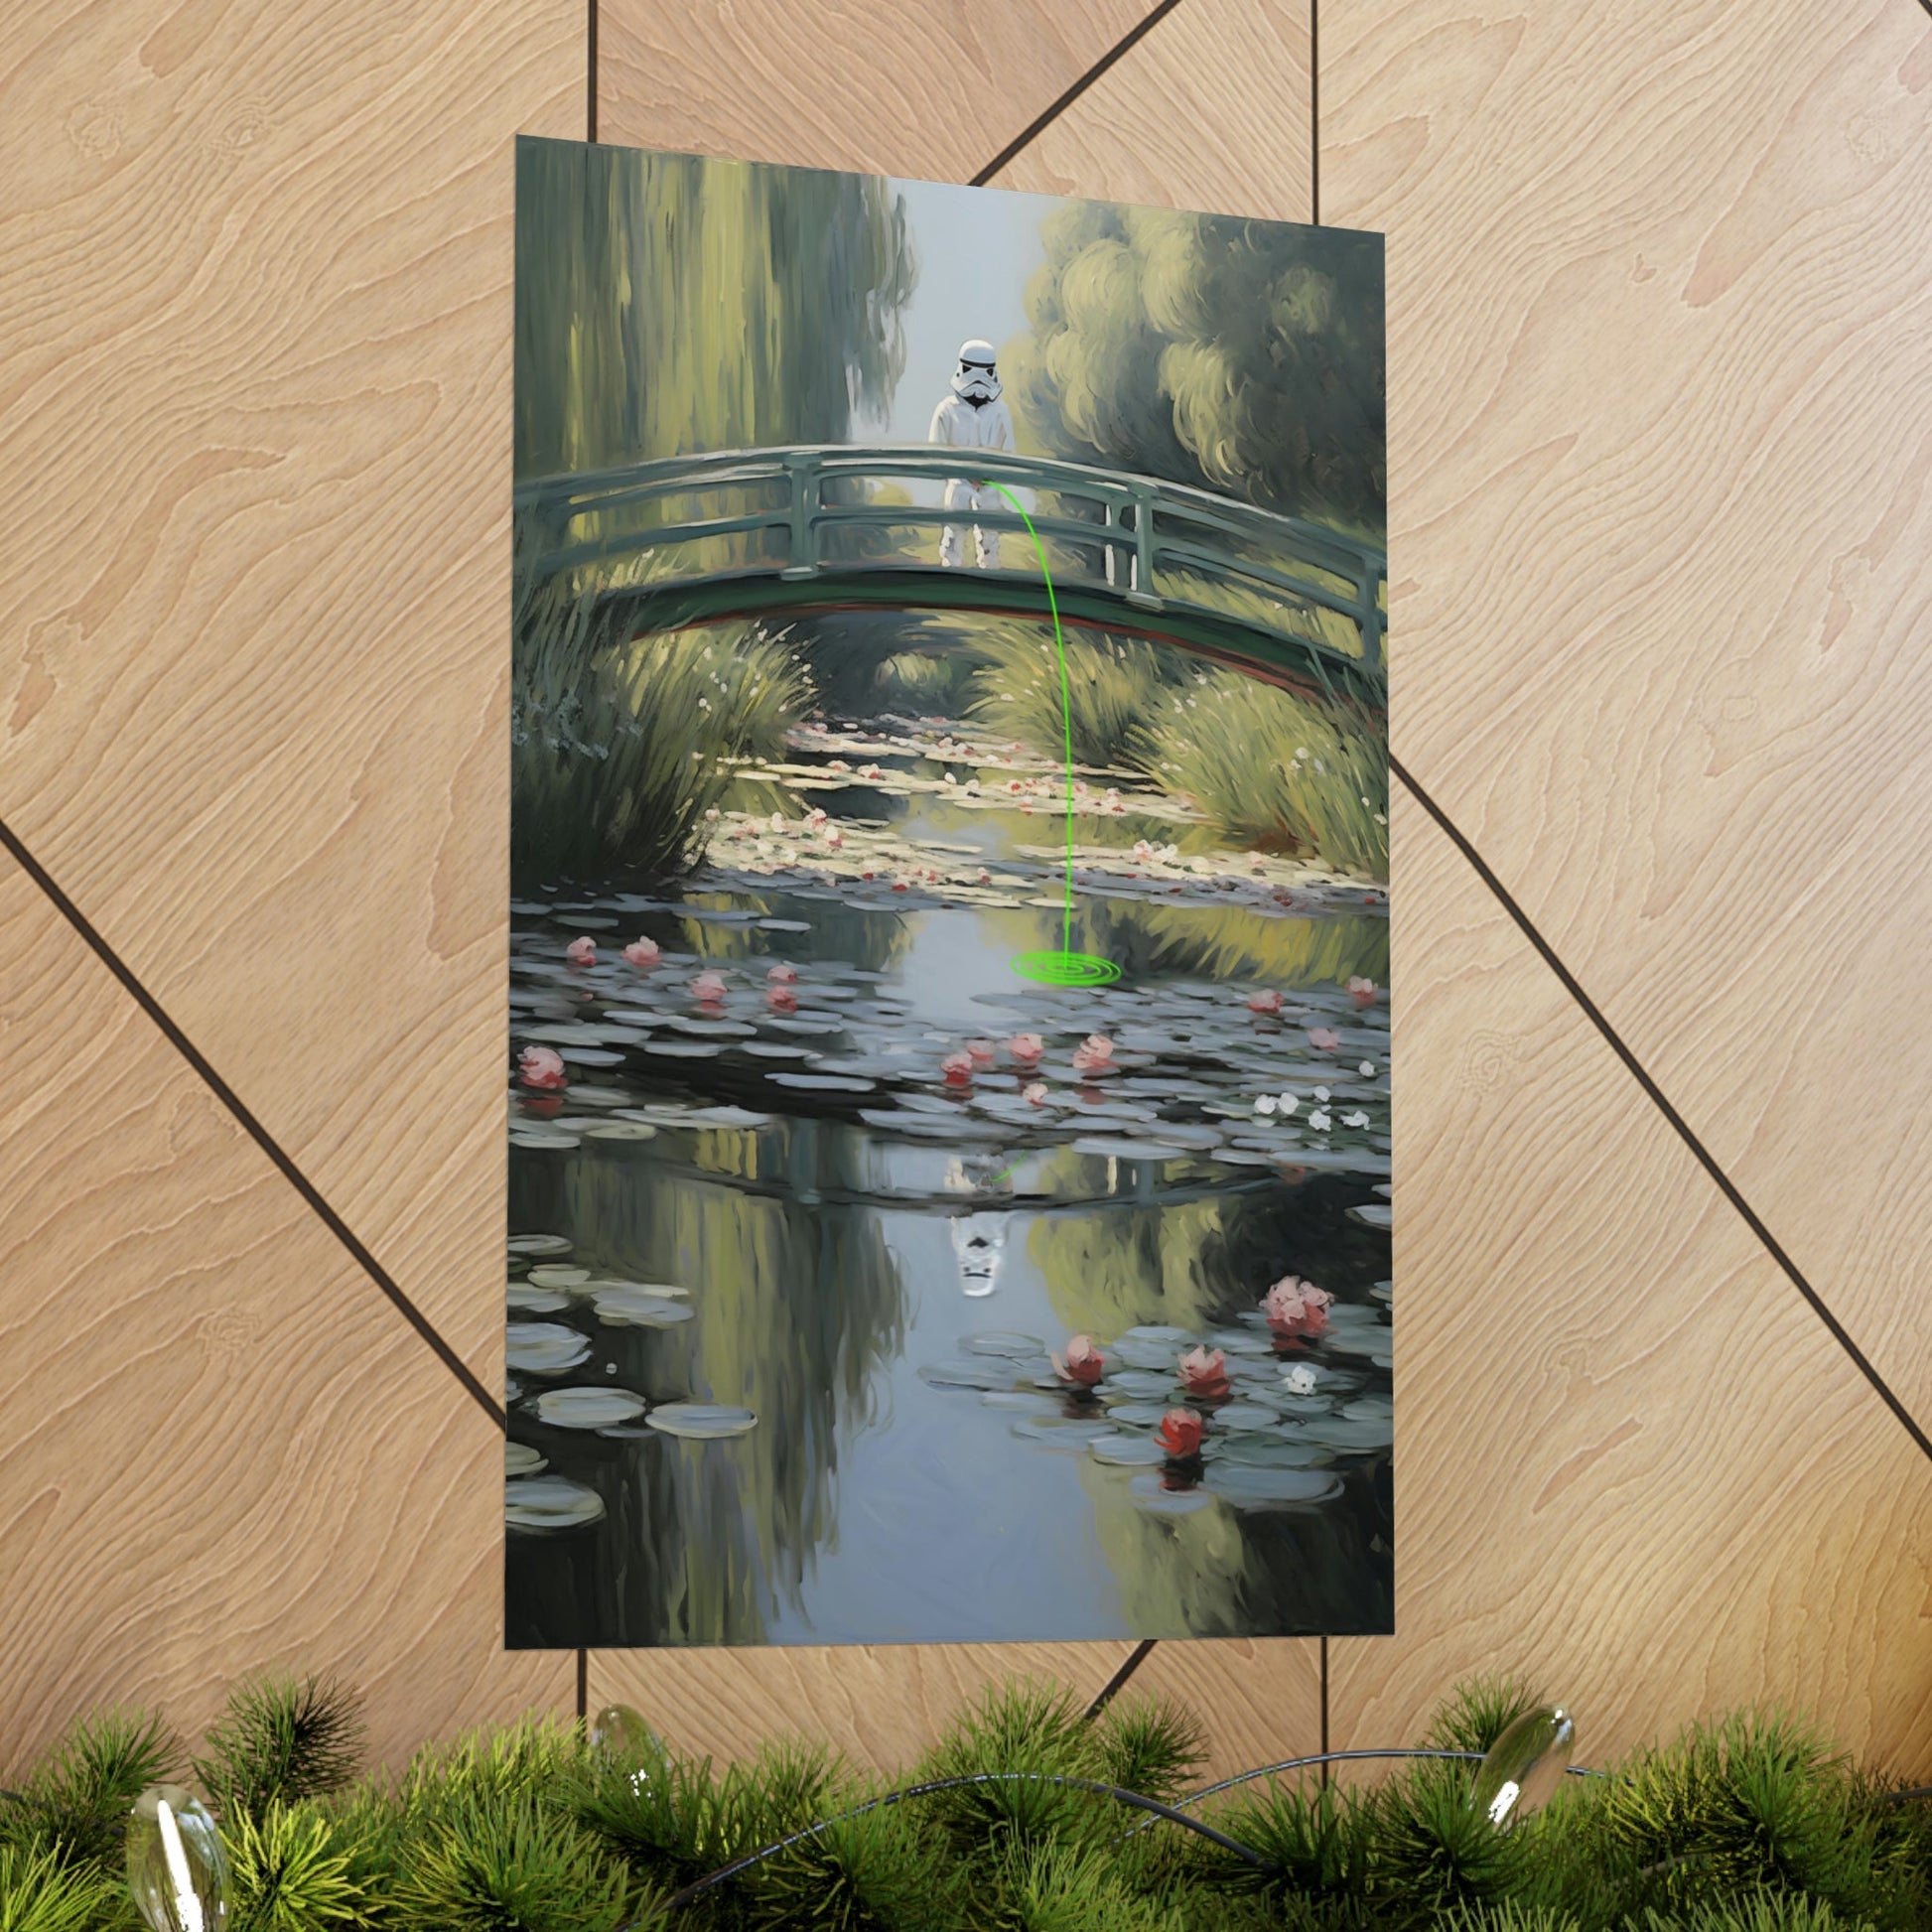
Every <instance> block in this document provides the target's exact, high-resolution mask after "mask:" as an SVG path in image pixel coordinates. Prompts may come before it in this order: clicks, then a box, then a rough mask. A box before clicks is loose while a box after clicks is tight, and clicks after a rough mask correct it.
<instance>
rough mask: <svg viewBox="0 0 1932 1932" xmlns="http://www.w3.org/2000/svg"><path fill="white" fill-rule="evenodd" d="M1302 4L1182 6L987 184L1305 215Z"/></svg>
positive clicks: (1305, 22)
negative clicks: (992, 181) (991, 182)
mask: <svg viewBox="0 0 1932 1932" xmlns="http://www.w3.org/2000/svg"><path fill="white" fill-rule="evenodd" d="M1309 48H1310V42H1309V7H1308V0H1274V4H1270V5H1268V6H1262V7H1258V6H1255V5H1253V4H1252V0H1184V4H1183V5H1181V6H1180V7H1178V8H1177V9H1176V10H1175V11H1174V12H1173V13H1172V14H1170V15H1168V17H1167V18H1166V19H1165V20H1163V21H1162V22H1161V23H1160V24H1159V25H1158V26H1157V27H1155V28H1154V29H1153V31H1152V32H1151V33H1149V34H1148V36H1147V38H1146V39H1145V40H1143V41H1141V42H1140V43H1139V44H1138V45H1137V46H1136V47H1135V48H1133V49H1132V50H1131V51H1130V52H1129V53H1128V54H1127V55H1126V56H1125V57H1124V58H1123V59H1122V60H1121V61H1120V62H1119V63H1118V64H1117V65H1116V66H1115V67H1114V68H1112V69H1109V71H1108V72H1107V73H1105V74H1103V75H1102V76H1101V78H1100V79H1099V80H1097V81H1096V82H1095V83H1094V85H1093V86H1092V87H1091V88H1090V89H1089V90H1088V91H1087V92H1086V93H1084V94H1082V95H1081V96H1080V98H1079V99H1078V100H1077V101H1075V102H1074V103H1073V105H1072V106H1071V107H1069V108H1068V109H1067V111H1066V112H1065V113H1064V114H1062V115H1061V116H1060V117H1059V118H1058V119H1057V120H1055V121H1054V122H1053V123H1052V124H1051V125H1050V126H1049V127H1047V128H1046V129H1045V131H1044V132H1043V133H1041V134H1040V135H1039V136H1038V137H1037V138H1036V139H1035V141H1033V142H1032V143H1031V144H1030V145H1029V146H1028V147H1027V148H1026V149H1024V150H1023V151H1022V152H1021V153H1020V154H1019V155H1017V156H1015V158H1014V159H1013V160H1012V161H1011V162H1009V163H1008V165H1007V166H1006V167H1005V168H1003V169H1002V170H1001V171H1000V173H999V174H998V176H996V177H995V179H994V183H993V186H995V187H996V188H1019V189H1026V190H1029V191H1031V192H1033V193H1035V194H1041V195H1086V196H1092V197H1095V198H1097V199H1100V200H1105V201H1119V202H1145V203H1153V204H1156V205H1159V206H1161V207H1195V208H1205V209H1208V210H1210V211H1214V212H1223V213H1229V214H1254V215H1261V216H1265V217H1267V218H1268V219H1270V220H1275V221H1306V220H1308V219H1309V217H1310V210H1311V193H1312V185H1313V180H1312V178H1313V172H1314V150H1313V127H1312V113H1311V109H1312V96H1311V90H1310V77H1309Z"/></svg>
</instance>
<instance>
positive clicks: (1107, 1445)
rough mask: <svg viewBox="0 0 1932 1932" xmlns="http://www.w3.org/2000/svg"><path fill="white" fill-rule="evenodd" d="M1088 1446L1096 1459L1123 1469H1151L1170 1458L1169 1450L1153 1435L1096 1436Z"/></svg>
mask: <svg viewBox="0 0 1932 1932" xmlns="http://www.w3.org/2000/svg"><path fill="white" fill-rule="evenodd" d="M1087 1448H1088V1449H1090V1450H1091V1451H1092V1453H1093V1456H1094V1459H1095V1460H1096V1461H1099V1462H1111V1463H1112V1464H1114V1465H1115V1466H1116V1467H1117V1468H1122V1469H1149V1468H1153V1467H1155V1466H1156V1465H1158V1464H1160V1463H1162V1462H1165V1461H1166V1460H1167V1459H1168V1452H1167V1450H1166V1449H1163V1448H1162V1447H1161V1445H1160V1444H1159V1443H1157V1442H1156V1441H1155V1440H1154V1439H1153V1437H1151V1436H1096V1437H1094V1439H1093V1440H1092V1441H1091V1442H1090V1443H1088V1445H1087Z"/></svg>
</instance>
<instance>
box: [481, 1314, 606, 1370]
mask: <svg viewBox="0 0 1932 1932" xmlns="http://www.w3.org/2000/svg"><path fill="white" fill-rule="evenodd" d="M506 1339H507V1346H506V1348H505V1350H504V1356H503V1359H504V1361H505V1362H506V1363H507V1364H508V1365H509V1366H510V1367H511V1368H513V1369H515V1370H516V1371H517V1372H518V1373H519V1374H521V1375H561V1374H562V1373H563V1372H564V1370H565V1369H568V1368H575V1367H576V1366H577V1364H578V1363H579V1362H581V1361H583V1360H584V1358H585V1357H586V1356H587V1355H589V1354H590V1352H591V1344H590V1341H589V1339H588V1338H587V1337H585V1336H583V1335H580V1334H579V1333H578V1332H577V1330H576V1329H575V1328H566V1327H565V1326H564V1325H563V1323H562V1322H560V1321H512V1322H510V1323H509V1324H508V1326H507V1336H506Z"/></svg>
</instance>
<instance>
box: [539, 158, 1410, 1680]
mask: <svg viewBox="0 0 1932 1932" xmlns="http://www.w3.org/2000/svg"><path fill="white" fill-rule="evenodd" d="M515 300H516V321H515V341H516V365H515V414H516V480H515V508H514V555H513V560H512V571H513V636H512V650H513V663H512V693H511V747H510V759H511V824H510V856H511V879H510V893H511V901H510V957H509V1038H508V1041H507V1048H508V1050H507V1055H506V1068H505V1071H506V1085H507V1109H508V1124H507V1136H508V1176H509V1179H508V1187H509V1230H508V1262H509V1265H508V1308H507V1348H506V1363H507V1382H506V1388H505V1394H506V1399H507V1406H508V1415H509V1435H508V1443H507V1449H506V1455H507V1464H506V1538H505V1548H506V1628H507V1633H508V1641H509V1643H510V1644H511V1646H512V1647H549V1648H556V1647H576V1646H586V1647H596V1648H600V1649H601V1648H609V1647H617V1646H629V1645H685V1644H771V1643H894V1642H925V1643H930V1642H951V1641H968V1640H974V1641H983V1640H994V1641H997V1640H1007V1639H1014V1640H1018V1639H1029V1640H1054V1639H1085V1638H1132V1637H1159V1638H1174V1637H1186V1636H1265V1635H1308V1634H1315V1633H1330V1634H1343V1633H1374V1632H1385V1631H1388V1630H1389V1629H1391V1628H1392V1626H1393V1564H1394V1527H1393V1523H1394V1518H1393V1485H1392V1476H1391V1455H1392V1449H1393V1442H1394V1404H1393V1399H1392V1383H1393V1372H1392V1371H1393V1346H1394V1330H1393V1290H1392V1285H1391V1268H1390V1222H1391V1212H1392V1201H1391V1179H1390V1138H1389V1103H1390V1065H1389V1050H1388V1047H1389V1022H1390V1012H1391V997H1392V996H1391V990H1390V986H1389V944H1388V931H1389V927H1388V917H1389V894H1388V816H1387V811H1388V760H1387V750H1386V746H1387V738H1386V651H1385V615H1384V614H1385V611H1386V583H1387V570H1386V558H1385V555H1384V548H1383V546H1384V543H1385V529H1386V506H1385V494H1386V486H1385V463H1384V430H1383V391H1384V382H1383V277H1382V247H1381V238H1380V237H1379V236H1376V235H1371V234H1361V233H1353V232H1348V231H1344V230H1336V229H1324V228H1303V227H1294V226H1287V225H1282V224H1276V223H1268V222H1259V221H1253V220H1243V219H1235V218H1230V217H1224V216H1215V215H1208V214H1193V213H1186V212H1175V211H1171V210H1164V209H1152V208H1143V207H1119V206H1114V205H1110V204H1106V203H1096V202H1083V201H1065V200H1056V199H1049V198H1041V197H1034V196H1024V195H1016V194H1006V193H1000V192H997V191H991V190H974V189H965V188H955V187H941V186H934V185H932V184H927V183H919V182H909V181H897V180H887V179H879V178H873V177H867V176H857V175H842V174H830V173H822V172H817V171H808V170H791V169H783V168H775V167H767V166H753V165H748V164H743V163H738V162H731V161H722V160H707V159H698V158H694V157H689V156H675V155H660V154H652V153H642V152H636V151H631V150H624V149H618V148H610V147H585V146H580V145H576V144H572V143H563V142H549V141H525V142H522V143H520V144H519V150H518V176H517V255H516V296H515Z"/></svg>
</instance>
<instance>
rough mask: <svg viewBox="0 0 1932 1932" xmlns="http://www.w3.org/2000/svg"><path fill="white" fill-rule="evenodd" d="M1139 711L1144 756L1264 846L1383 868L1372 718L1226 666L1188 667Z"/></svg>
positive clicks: (1382, 811) (1384, 758) (1384, 834)
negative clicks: (1154, 706) (1153, 706)
mask: <svg viewBox="0 0 1932 1932" xmlns="http://www.w3.org/2000/svg"><path fill="white" fill-rule="evenodd" d="M1188 682H1189V684H1191V686H1192V688H1191V689H1189V688H1187V685H1182V686H1180V687H1178V688H1176V689H1174V690H1172V691H1169V692H1166V693H1164V694H1163V696H1162V699H1161V703H1160V707H1159V709H1158V710H1157V711H1154V712H1153V713H1152V714H1151V715H1145V716H1144V726H1143V736H1144V739H1145V741H1146V742H1147V743H1148V744H1149V747H1150V750H1149V753H1148V755H1147V760H1146V761H1147V763H1148V765H1149V766H1150V768H1151V769H1152V771H1153V773H1154V775H1155V777H1156V778H1158V779H1159V780H1160V782H1161V783H1162V785H1163V786H1164V787H1166V788H1167V789H1168V790H1171V791H1175V792H1179V793H1182V794H1184V795H1185V796H1186V797H1187V798H1189V799H1191V800H1192V801H1193V803H1194V804H1195V806H1197V807H1198V808H1199V809H1200V810H1201V811H1203V812H1205V813H1206V814H1207V815H1208V817H1209V818H1211V819H1213V820H1214V822H1215V823H1216V824H1217V825H1218V826H1219V827H1220V828H1221V830H1222V831H1224V832H1225V833H1227V834H1229V835H1230V836H1232V837H1234V838H1239V839H1244V840H1246V841H1247V842H1248V843H1249V844H1250V845H1251V846H1253V847H1255V848H1256V849H1257V850H1260V851H1264V852H1290V853H1304V854H1308V855H1310V856H1311V857H1313V858H1316V859H1319V860H1320V861H1321V862H1322V863H1323V864H1325V865H1328V866H1331V867H1333V868H1335V869H1336V870H1337V871H1340V872H1344V873H1352V874H1357V875H1360V876H1362V877H1366V878H1369V879H1386V878H1387V877H1388V876H1389V826H1388V817H1389V759H1388V748H1387V742H1386V740H1385V738H1384V736H1383V733H1382V730H1381V727H1380V725H1379V724H1378V723H1377V721H1376V720H1374V719H1372V718H1369V717H1366V716H1364V715H1363V714H1361V713H1359V712H1357V711H1355V710H1353V709H1351V708H1350V707H1349V706H1347V705H1345V704H1341V703H1339V702H1337V703H1332V704H1324V703H1315V702H1312V701H1311V700H1310V699H1308V698H1305V697H1303V696H1301V695H1300V694H1299V693H1296V692H1293V691H1284V690H1280V689H1278V688H1277V687H1275V686H1274V685H1269V684H1262V683H1259V682H1257V681H1256V680H1255V679H1254V678H1251V677H1246V676H1242V675H1240V674H1239V673H1236V672H1230V671H1209V670H1202V671H1195V672H1193V673H1191V674H1190V677H1189V680H1188Z"/></svg>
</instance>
